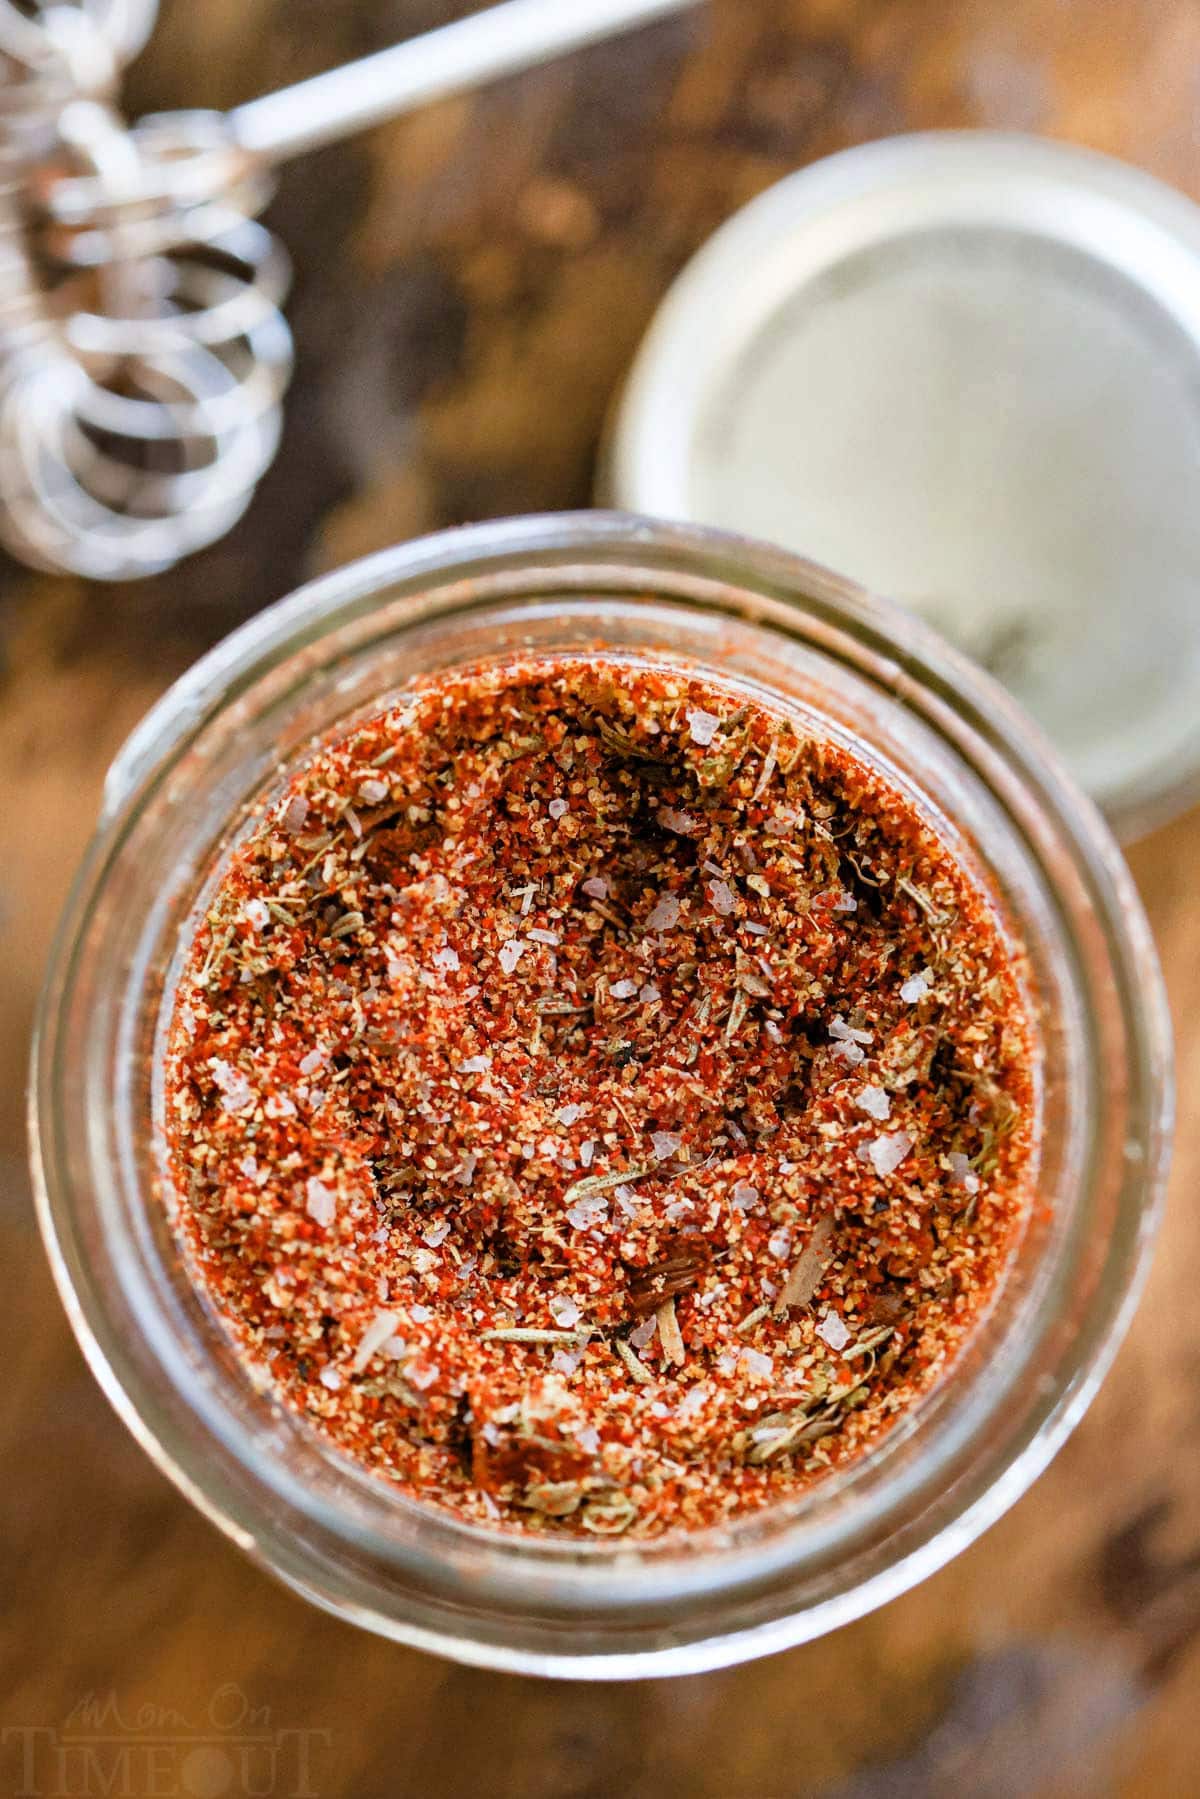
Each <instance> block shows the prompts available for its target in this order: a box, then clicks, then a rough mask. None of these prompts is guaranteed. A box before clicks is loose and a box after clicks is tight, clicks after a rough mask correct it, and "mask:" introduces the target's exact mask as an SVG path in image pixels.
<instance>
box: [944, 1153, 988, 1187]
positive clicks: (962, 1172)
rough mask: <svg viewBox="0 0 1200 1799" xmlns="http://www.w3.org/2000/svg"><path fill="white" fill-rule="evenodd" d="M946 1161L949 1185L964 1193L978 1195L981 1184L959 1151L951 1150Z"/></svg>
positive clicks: (968, 1162) (966, 1159)
mask: <svg viewBox="0 0 1200 1799" xmlns="http://www.w3.org/2000/svg"><path fill="white" fill-rule="evenodd" d="M947 1160H948V1162H949V1163H950V1185H951V1186H952V1187H959V1188H961V1189H962V1191H963V1192H964V1193H978V1192H979V1189H980V1187H981V1186H982V1185H983V1182H982V1181H981V1180H980V1178H979V1176H978V1175H977V1174H976V1173H975V1170H974V1169H973V1168H972V1167H971V1164H970V1161H969V1160H968V1158H967V1157H966V1156H965V1155H964V1154H963V1152H962V1151H961V1149H956V1150H953V1151H952V1152H951V1154H950V1155H949V1156H948V1157H947Z"/></svg>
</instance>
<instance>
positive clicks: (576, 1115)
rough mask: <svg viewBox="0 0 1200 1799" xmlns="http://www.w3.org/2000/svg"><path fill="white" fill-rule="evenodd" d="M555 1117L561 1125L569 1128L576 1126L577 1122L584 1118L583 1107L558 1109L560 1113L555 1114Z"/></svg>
mask: <svg viewBox="0 0 1200 1799" xmlns="http://www.w3.org/2000/svg"><path fill="white" fill-rule="evenodd" d="M554 1116H555V1117H556V1118H557V1119H558V1122H559V1123H560V1124H565V1125H567V1126H568V1127H569V1126H570V1125H573V1124H575V1123H576V1122H577V1120H579V1119H580V1118H582V1117H583V1107H582V1106H560V1107H559V1108H558V1111H557V1112H556V1113H555V1114H554Z"/></svg>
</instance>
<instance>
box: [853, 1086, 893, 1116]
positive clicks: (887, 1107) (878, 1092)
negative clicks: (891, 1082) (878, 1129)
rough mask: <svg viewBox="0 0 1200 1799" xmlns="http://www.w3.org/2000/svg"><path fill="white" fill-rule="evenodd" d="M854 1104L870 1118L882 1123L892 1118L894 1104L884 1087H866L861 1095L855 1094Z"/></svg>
mask: <svg viewBox="0 0 1200 1799" xmlns="http://www.w3.org/2000/svg"><path fill="white" fill-rule="evenodd" d="M854 1103H855V1105H856V1106H857V1107H858V1109H859V1111H860V1112H865V1113H866V1115H867V1117H868V1118H877V1119H879V1120H880V1122H881V1123H882V1121H883V1120H884V1119H885V1118H890V1116H891V1112H892V1102H891V1099H890V1098H889V1096H888V1095H887V1093H885V1092H884V1090H883V1088H882V1087H875V1086H870V1087H864V1088H863V1090H862V1092H861V1093H856V1094H855V1096H854Z"/></svg>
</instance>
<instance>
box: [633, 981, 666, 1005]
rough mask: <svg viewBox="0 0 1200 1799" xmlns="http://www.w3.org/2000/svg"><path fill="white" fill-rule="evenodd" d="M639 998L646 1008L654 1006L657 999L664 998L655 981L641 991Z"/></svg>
mask: <svg viewBox="0 0 1200 1799" xmlns="http://www.w3.org/2000/svg"><path fill="white" fill-rule="evenodd" d="M638 998H639V999H640V1000H641V1002H642V1004H643V1005H644V1006H652V1005H653V1004H654V1002H655V1000H656V999H661V998H662V994H661V993H660V992H659V990H658V988H657V987H656V986H655V985H654V982H653V981H647V982H646V985H645V986H644V987H642V988H640V989H639V991H638Z"/></svg>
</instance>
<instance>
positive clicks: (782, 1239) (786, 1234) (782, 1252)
mask: <svg viewBox="0 0 1200 1799" xmlns="http://www.w3.org/2000/svg"><path fill="white" fill-rule="evenodd" d="M791 1247H792V1233H791V1231H789V1230H786V1229H785V1230H778V1231H772V1232H771V1235H770V1236H769V1237H768V1238H767V1248H768V1249H769V1250H770V1252H771V1254H772V1255H773V1256H774V1257H775V1260H776V1261H777V1262H782V1261H784V1260H785V1259H786V1257H787V1255H788V1254H789V1252H790V1250H791Z"/></svg>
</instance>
